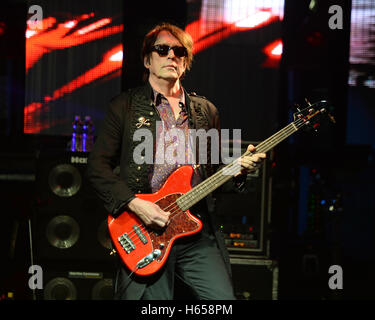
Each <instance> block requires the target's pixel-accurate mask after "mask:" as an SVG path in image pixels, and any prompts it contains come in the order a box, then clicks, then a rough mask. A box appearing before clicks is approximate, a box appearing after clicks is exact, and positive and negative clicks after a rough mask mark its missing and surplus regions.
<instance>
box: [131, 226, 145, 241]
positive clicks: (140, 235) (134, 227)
mask: <svg viewBox="0 0 375 320" xmlns="http://www.w3.org/2000/svg"><path fill="white" fill-rule="evenodd" d="M133 230H134V232H135V233H136V235H137V236H138V238H139V239H140V240H141V241H142V243H143V244H146V243H147V242H148V241H147V238H146V236H145V235H144V234H143V232H142V230H141V228H140V227H139V226H137V225H136V224H135V225H134V226H133Z"/></svg>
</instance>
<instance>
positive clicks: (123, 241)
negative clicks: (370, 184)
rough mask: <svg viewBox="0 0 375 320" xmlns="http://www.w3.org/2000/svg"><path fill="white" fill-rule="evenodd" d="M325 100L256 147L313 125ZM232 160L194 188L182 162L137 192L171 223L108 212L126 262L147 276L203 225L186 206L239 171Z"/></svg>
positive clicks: (268, 145) (261, 148) (111, 231)
mask: <svg viewBox="0 0 375 320" xmlns="http://www.w3.org/2000/svg"><path fill="white" fill-rule="evenodd" d="M325 103H326V102H325V101H320V102H318V103H315V104H313V105H309V107H307V108H306V109H304V110H301V111H300V110H299V111H298V112H296V113H295V114H294V121H293V122H291V123H290V124H289V125H287V126H286V127H285V128H283V129H281V130H280V131H278V132H277V133H275V134H274V135H272V136H271V137H269V138H268V139H266V140H265V141H263V142H262V143H260V144H258V145H257V147H256V151H257V152H259V153H261V152H267V151H269V150H270V149H272V148H273V147H275V146H276V145H277V144H278V143H280V142H281V141H283V140H285V139H286V138H287V137H289V136H290V135H291V134H293V133H294V132H296V131H297V130H299V129H300V128H302V127H304V126H312V127H313V128H314V129H316V126H317V122H316V119H317V118H319V117H317V115H319V114H322V113H326V109H325V108H324V107H323V105H324V104H325ZM330 117H331V116H330ZM331 119H333V118H332V117H331ZM247 155H249V152H247V151H246V152H245V153H244V154H243V155H242V156H241V157H243V156H247ZM234 163H235V161H234V162H232V163H230V164H228V165H227V166H225V167H224V168H222V169H221V170H219V171H218V172H216V173H215V174H213V175H212V176H211V177H209V178H208V179H206V180H205V181H203V182H201V183H200V184H198V185H197V186H195V187H194V188H192V186H191V178H192V175H193V171H194V170H193V168H192V167H191V166H189V165H185V166H182V167H180V168H178V169H177V170H176V171H174V172H173V173H172V174H171V175H170V176H169V178H168V179H167V181H166V182H165V183H164V185H163V187H162V188H161V189H160V190H159V191H157V192H155V193H152V194H137V195H136V196H137V197H138V198H140V199H143V200H147V201H151V202H154V203H156V204H157V205H159V207H160V208H161V209H163V210H164V211H169V212H170V213H171V215H170V223H169V224H168V226H167V227H165V228H163V229H162V230H153V229H149V228H147V227H146V226H145V225H144V224H143V223H142V221H141V220H140V219H139V218H138V216H137V215H136V214H134V213H133V212H130V211H124V212H122V213H121V214H120V215H119V216H118V217H117V218H113V217H112V216H111V215H109V216H108V230H109V234H110V237H111V239H112V242H113V244H114V246H115V248H116V251H117V253H118V254H119V256H120V258H121V259H122V261H123V262H124V263H125V265H126V266H127V267H128V268H129V269H130V270H131V271H132V272H134V273H135V274H137V275H139V276H149V275H152V274H154V273H155V272H157V271H158V270H160V268H162V266H163V265H164V263H165V262H166V260H167V258H168V255H169V252H170V250H171V248H172V245H173V242H174V241H175V240H176V239H178V238H180V237H185V236H189V235H193V234H196V233H198V232H199V231H200V230H201V229H202V226H203V225H202V222H201V221H200V220H199V219H198V218H196V217H195V216H193V215H192V214H191V213H190V212H189V208H190V207H192V206H193V205H194V204H196V203H197V202H198V201H200V200H201V199H203V198H204V197H206V196H207V195H208V194H210V193H211V192H212V191H214V190H215V189H217V188H218V187H220V186H221V185H222V184H224V183H225V182H226V181H228V180H229V179H231V178H232V176H233V175H234V174H236V173H237V172H238V166H235V165H234Z"/></svg>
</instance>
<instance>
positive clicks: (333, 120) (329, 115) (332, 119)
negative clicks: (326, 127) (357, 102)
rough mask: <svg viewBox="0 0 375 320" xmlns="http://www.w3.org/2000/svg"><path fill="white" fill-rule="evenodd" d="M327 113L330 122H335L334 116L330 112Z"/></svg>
mask: <svg viewBox="0 0 375 320" xmlns="http://www.w3.org/2000/svg"><path fill="white" fill-rule="evenodd" d="M327 114H328V118H329V119H330V120H331V121H332V123H336V120H335V118H334V117H333V116H332V115H331V114H330V113H328V112H327Z"/></svg>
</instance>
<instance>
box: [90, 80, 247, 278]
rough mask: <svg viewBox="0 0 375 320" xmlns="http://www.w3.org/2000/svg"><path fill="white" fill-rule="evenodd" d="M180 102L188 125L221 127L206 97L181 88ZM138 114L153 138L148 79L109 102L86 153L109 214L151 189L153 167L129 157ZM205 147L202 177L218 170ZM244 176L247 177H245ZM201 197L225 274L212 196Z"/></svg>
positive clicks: (237, 185) (237, 183) (154, 112)
mask: <svg viewBox="0 0 375 320" xmlns="http://www.w3.org/2000/svg"><path fill="white" fill-rule="evenodd" d="M185 102H186V103H185V107H186V109H187V113H188V121H189V128H194V129H197V130H198V129H201V128H202V129H205V130H209V129H211V128H216V129H218V130H220V122H219V114H218V111H217V109H216V107H215V106H214V105H213V104H212V103H211V102H210V101H208V100H207V99H206V98H204V97H201V96H197V95H195V94H188V93H186V92H185ZM141 117H143V118H144V119H143V120H147V121H146V122H147V123H148V124H144V125H143V126H142V128H146V129H150V130H151V132H152V136H153V137H156V121H161V118H160V116H159V114H158V112H157V110H156V108H155V105H154V104H153V100H152V88H151V86H150V84H149V83H147V84H146V85H145V86H142V87H138V88H135V89H130V90H128V91H126V92H123V93H122V94H120V95H119V96H117V97H116V98H114V99H113V100H112V101H111V103H110V106H109V110H108V113H107V115H106V118H105V121H104V124H103V127H102V129H101V132H100V134H99V136H98V138H97V140H96V142H95V145H94V148H93V150H92V152H91V153H90V156H89V161H88V168H87V178H88V180H89V182H90V184H91V185H92V187H93V189H94V191H95V192H96V194H97V195H98V197H99V198H101V199H102V200H103V202H104V206H105V208H106V209H107V211H108V213H110V214H112V215H114V216H116V214H119V213H121V212H122V211H123V210H122V209H123V207H124V206H125V205H126V204H127V203H128V202H129V201H130V200H131V199H133V197H134V194H136V193H151V188H150V184H149V177H148V174H149V172H150V170H152V167H153V165H152V164H142V165H140V164H137V163H135V161H134V160H133V151H134V148H135V147H136V146H137V145H138V144H139V143H140V142H139V141H133V134H134V132H135V130H137V129H138V127H137V123H139V122H140V118H141ZM219 145H220V144H219ZM154 146H155V144H154ZM154 149H155V148H154ZM210 151H211V147H210V145H209V144H208V146H207V152H208V156H207V159H208V164H206V165H202V166H201V168H202V179H205V178H206V177H207V176H210V175H211V174H213V173H214V172H215V170H216V169H217V168H215V165H211V164H210ZM197 152H198V151H197ZM154 154H155V150H154ZM217 166H218V165H217ZM116 168H117V169H116ZM118 169H119V172H118ZM244 178H245V179H246V176H244ZM243 182H244V179H239V181H234V180H229V184H230V186H229V188H234V190H237V191H238V190H239V188H240V185H243ZM226 189H228V183H227V185H226ZM206 201H207V208H208V212H207V214H208V215H209V219H208V220H207V221H209V222H210V224H211V227H212V230H213V231H214V234H215V238H216V239H217V241H218V245H219V247H220V248H221V251H222V252H223V256H224V260H225V261H226V263H227V266H228V271H229V273H230V264H229V256H228V254H227V251H226V250H225V245H224V241H223V239H222V237H221V235H220V232H219V231H218V227H217V225H216V222H215V219H214V215H213V214H212V213H213V212H214V198H213V197H212V195H209V196H207V197H206ZM200 218H201V217H200Z"/></svg>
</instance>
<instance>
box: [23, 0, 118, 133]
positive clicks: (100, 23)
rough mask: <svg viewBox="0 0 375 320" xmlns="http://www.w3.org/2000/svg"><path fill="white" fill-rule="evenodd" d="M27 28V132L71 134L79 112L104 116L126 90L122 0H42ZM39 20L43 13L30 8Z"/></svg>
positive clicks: (96, 119)
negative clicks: (37, 25)
mask: <svg viewBox="0 0 375 320" xmlns="http://www.w3.org/2000/svg"><path fill="white" fill-rule="evenodd" d="M35 5H36V6H39V9H42V11H41V12H42V15H43V17H42V18H43V20H42V27H41V28H35V25H30V24H28V27H27V31H26V94H25V100H26V101H25V108H24V133H27V134H46V135H70V134H71V133H72V122H73V119H74V116H75V115H79V116H81V117H82V118H84V117H85V116H91V118H92V120H93V122H94V125H99V126H100V122H101V121H102V119H103V117H104V113H105V110H106V106H107V105H108V101H109V100H110V99H111V98H112V97H113V96H115V95H117V94H119V93H120V90H121V69H122V54H123V51H122V30H123V21H122V16H123V15H122V1H118V0H106V1H99V0H85V1H75V0H64V1H61V0H37V1H29V5H28V7H29V8H30V7H31V6H35ZM29 12H30V14H29V20H35V18H34V17H35V16H34V15H35V14H36V13H37V11H33V10H30V11H29Z"/></svg>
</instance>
